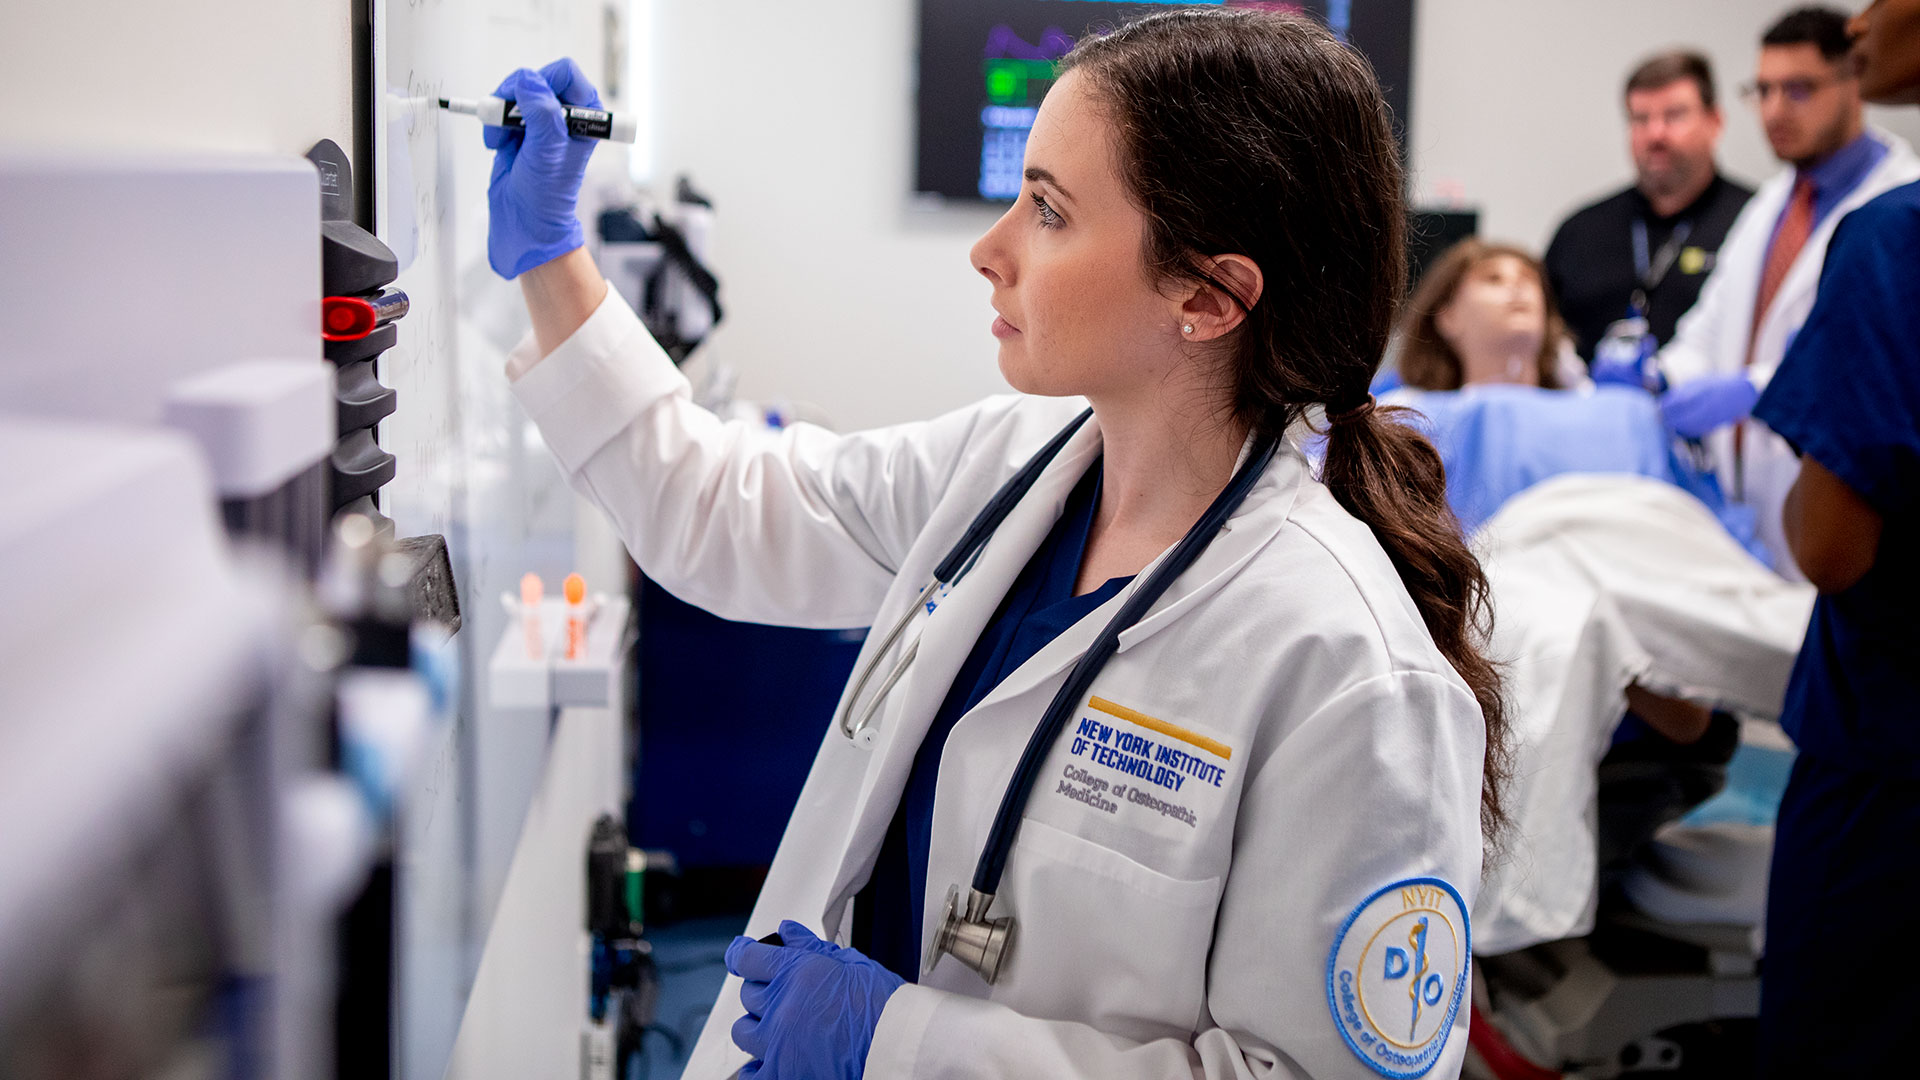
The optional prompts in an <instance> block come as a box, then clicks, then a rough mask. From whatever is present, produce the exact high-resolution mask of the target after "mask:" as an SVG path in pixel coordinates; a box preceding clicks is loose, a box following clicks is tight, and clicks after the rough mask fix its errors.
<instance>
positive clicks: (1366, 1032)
mask: <svg viewBox="0 0 1920 1080" xmlns="http://www.w3.org/2000/svg"><path fill="white" fill-rule="evenodd" d="M1472 953H1473V942H1472V932H1471V929H1470V928H1469V927H1468V925H1467V908H1466V905H1465V904H1464V903H1462V902H1461V900H1460V894H1459V893H1458V892H1456V891H1454V888H1453V886H1452V885H1449V884H1447V883H1446V882H1445V881H1442V880H1441V879H1439V878H1433V877H1423V878H1408V879H1407V880H1405V881H1396V882H1394V883H1393V884H1391V885H1388V886H1386V887H1385V888H1382V889H1380V890H1379V891H1377V892H1375V893H1374V894H1373V895H1372V896H1369V897H1367V898H1366V899H1365V900H1363V901H1361V902H1360V906H1359V907H1356V908H1354V909H1353V914H1351V915H1349V916H1347V921H1346V923H1345V925H1343V926H1341V927H1340V933H1339V935H1338V936H1336V937H1335V938H1334V941H1333V950H1332V951H1331V952H1330V953H1328V954H1327V1007H1328V1008H1330V1009H1332V1010H1333V1023H1334V1026H1335V1027H1338V1028H1339V1029H1340V1036H1341V1037H1342V1038H1344V1039H1345V1040H1346V1041H1347V1046H1349V1047H1350V1048H1352V1050H1353V1052H1354V1053H1355V1054H1357V1055H1359V1057H1360V1060H1362V1061H1364V1062H1366V1063H1367V1065H1368V1066H1370V1067H1371V1068H1372V1069H1373V1071H1375V1072H1377V1073H1379V1074H1380V1075H1381V1076H1387V1077H1393V1078H1395V1080H1405V1078H1408V1077H1415V1076H1424V1075H1425V1074H1426V1072H1427V1070H1429V1069H1431V1068H1433V1064H1434V1062H1436V1061H1438V1060H1440V1052H1441V1051H1442V1050H1444V1049H1445V1048H1446V1045H1447V1035H1448V1033H1450V1032H1451V1031H1452V1030H1453V1021H1454V1018H1455V1016H1456V1015H1457V1014H1458V1013H1459V1011H1460V1002H1461V1000H1462V999H1464V998H1465V997H1466V995H1467V973H1468V967H1469V964H1470V963H1471V959H1470V958H1471V956H1472Z"/></svg>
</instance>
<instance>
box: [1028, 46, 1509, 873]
mask: <svg viewBox="0 0 1920 1080" xmlns="http://www.w3.org/2000/svg"><path fill="white" fill-rule="evenodd" d="M1069 70H1078V71H1080V72H1081V73H1082V75H1083V77H1085V78H1086V79H1087V80H1088V81H1089V84H1090V85H1091V87H1092V88H1093V89H1094V91H1095V93H1096V94H1097V95H1099V96H1100V97H1101V98H1103V99H1104V100H1105V102H1106V103H1107V105H1108V107H1109V108H1110V110H1111V113H1112V119H1113V120H1114V122H1115V124H1116V125H1117V127H1118V128H1119V131H1120V138H1121V141H1122V145H1123V147H1124V149H1125V158H1126V160H1125V164H1124V165H1123V169H1124V171H1125V174H1126V179H1127V184H1128V189H1129V192H1130V194H1131V195H1132V197H1133V199H1134V201H1135V203H1136V204H1137V205H1138V206H1139V207H1140V209H1141V210H1142V212H1143V213H1144V214H1145V216H1146V218H1147V220H1148V237H1147V261H1148V265H1149V267H1150V269H1151V270H1152V271H1153V272H1154V273H1156V274H1157V275H1159V276H1160V277H1162V278H1164V279H1166V280H1169V281H1185V282H1190V283H1195V284H1209V283H1210V281H1209V279H1208V277H1207V273H1206V270H1205V268H1204V262H1203V260H1204V259H1205V258H1206V256H1208V255H1224V254H1239V255H1243V256H1246V257H1247V258H1250V259H1252V260H1253V261H1254V262H1255V263H1256V264H1258V265H1259V267H1260V269H1261V273H1262V274H1263V275H1264V277H1265V282H1266V284H1265V290H1264V292H1263V293H1262V294H1261V296H1260V299H1259V300H1258V301H1257V302H1256V303H1255V304H1254V305H1253V307H1252V309H1251V310H1250V311H1249V313H1248V315H1247V317H1246V319H1245V320H1244V322H1243V323H1242V324H1241V326H1240V327H1239V329H1237V330H1236V331H1235V332H1234V333H1233V334H1232V335H1230V336H1229V337H1228V338H1227V339H1224V340H1225V342H1226V344H1225V349H1226V354H1225V355H1224V356H1223V357H1222V359H1223V362H1224V366H1225V368H1226V370H1227V371H1228V372H1229V373H1230V376H1231V378H1232V380H1233V387H1232V400H1233V403H1234V408H1235V410H1236V411H1237V412H1238V413H1239V415H1240V416H1241V417H1242V418H1243V419H1245V420H1246V421H1247V423H1248V424H1250V425H1251V426H1252V427H1253V428H1255V429H1256V430H1259V431H1262V432H1265V433H1267V434H1271V435H1275V436H1278V435H1281V434H1282V433H1284V432H1286V431H1287V430H1288V429H1289V428H1291V427H1292V426H1293V425H1294V424H1295V423H1296V422H1297V421H1298V420H1300V419H1301V417H1302V416H1303V415H1304V413H1305V410H1306V409H1307V408H1308V407H1309V406H1311V405H1315V404H1320V405H1328V406H1329V407H1330V408H1331V409H1332V410H1333V411H1335V412H1338V411H1341V410H1351V409H1353V408H1354V407H1355V406H1357V405H1358V404H1359V403H1361V402H1364V401H1366V400H1367V387H1368V385H1369V383H1370V382H1371V381H1372V379H1373V373H1374V371H1375V369H1376V368H1377V367H1378V366H1379V363H1380V357H1381V354H1382V352H1383V351H1384V350H1385V348H1386V342H1387V334H1388V331H1389V329H1390V328H1391V326H1392V324H1393V318H1394V314H1395V310H1396V307H1397V305H1398V302H1399V300H1400V297H1401V295H1402V294H1403V292H1404V290H1405V282H1406V274H1407V271H1406V207H1405V204H1404V201H1403V197H1402V193H1401V192H1402V185H1403V183H1404V177H1403V174H1402V170H1401V167H1400V158H1399V149H1398V146H1397V144H1396V142H1395V140H1394V137H1393V130H1392V124H1391V120H1390V118H1389V116H1388V113H1387V107H1386V102H1385V100H1384V99H1383V98H1382V96H1381V93H1380V86H1379V83H1378V82H1377V81H1376V80H1375V79H1374V75H1373V71H1372V69H1371V68H1370V67H1369V66H1368V65H1367V62H1366V61H1365V60H1364V59H1362V58H1361V57H1360V56H1359V54H1357V53H1355V52H1354V51H1352V50H1351V49H1349V48H1347V47H1346V46H1345V45H1343V44H1341V43H1340V42H1339V41H1337V40H1335V39H1334V37H1333V35H1331V34H1330V33H1328V32H1327V31H1326V30H1325V29H1324V28H1323V27H1320V26H1319V25H1317V24H1315V23H1313V22H1311V21H1309V20H1307V19H1305V18H1301V17H1297V16H1289V15H1274V14H1268V13H1264V12H1256V11H1248V10H1238V9H1220V8H1214V9H1203V10H1194V9H1187V10H1180V11H1173V12H1166V13H1162V14H1157V15H1150V16H1148V17H1146V18H1144V19H1141V20H1139V21H1137V22H1133V23H1130V24H1128V25H1127V26H1125V27H1122V28H1121V29H1119V30H1117V31H1115V32H1113V33H1111V34H1108V35H1106V36H1104V37H1090V38H1087V39H1085V40H1083V41H1082V42H1081V43H1080V45H1079V46H1078V47H1076V48H1075V49H1074V50H1073V52H1072V53H1070V54H1068V55H1067V57H1066V58H1065V59H1063V60H1062V61H1061V62H1060V71H1061V73H1062V74H1064V73H1065V72H1066V71H1069ZM1404 411H1405V410H1395V409H1391V408H1381V409H1377V410H1361V411H1359V412H1358V414H1357V415H1353V416H1351V417H1350V418H1347V417H1343V419H1342V422H1341V423H1337V424H1334V425H1332V430H1331V431H1330V432H1329V434H1328V441H1327V451H1326V460H1325V465H1324V468H1323V471H1322V479H1323V480H1324V481H1325V483H1326V485H1327V488H1328V489H1329V490H1330V491H1331V492H1332V493H1333V496H1334V498H1335V499H1337V500H1338V501H1339V503H1340V505H1341V506H1343V507H1345V508H1346V509H1347V511H1348V512H1349V513H1351V514H1353V516H1354V517H1356V518H1358V519H1360V520H1361V521H1363V522H1365V523H1366V524H1367V525H1368V526H1369V527H1370V528H1372V530H1373V534H1374V536H1375V537H1377V538H1378V539H1379V541H1380V545H1381V546H1382V547H1383V548H1385V549H1386V552H1387V556H1388V557H1389V558H1390V559H1392V561H1393V565H1394V567H1395V568H1396V569H1397V570H1398V571H1399V573H1400V579H1401V581H1402V582H1404V583H1405V585H1406V588H1407V592H1408V593H1409V594H1411V596H1412V597H1413V600H1414V603H1415V604H1416V605H1417V606H1418V608H1419V610H1420V615H1421V618H1422V619H1423V620H1424V621H1425V622H1426V625H1427V630H1428V632H1429V633H1430V634H1432V636H1433V640H1434V643H1435V644H1436V645H1437V646H1439V648H1440V651H1441V653H1442V654H1443V655H1445V656H1446V658H1447V660H1448V661H1449V662H1450V663H1451V664H1452V665H1453V667H1454V669H1455V670H1456V671H1458V672H1459V673H1460V677H1461V678H1462V679H1463V680H1465V682H1466V684H1467V686H1468V687H1469V688H1471V689H1472V691H1473V694H1474V697H1475V698H1476V699H1477V700H1478V701H1479V703H1480V710H1481V713H1482V714H1483V716H1484V717H1485V720H1486V729H1487V730H1486V733H1487V753H1486V761H1485V772H1484V781H1483V789H1482V794H1481V804H1480V818H1481V826H1482V831H1483V833H1484V834H1485V836H1486V838H1487V840H1488V842H1489V844H1490V845H1493V846H1497V840H1498V837H1499V835H1500V833H1501V831H1502V828H1503V826H1504V824H1505V821H1506V816H1505V814H1504V812H1503V810H1502V808H1501V803H1500V791H1501V787H1502V783H1503V781H1504V780H1505V778H1506V735H1507V720H1506V711H1505V708H1504V707H1503V705H1502V701H1501V696H1500V677H1499V673H1498V671H1497V670H1496V668H1495V667H1494V665H1493V663H1492V662H1491V661H1489V660H1488V659H1487V658H1486V656H1484V655H1483V654H1482V653H1481V652H1480V649H1479V642H1480V640H1482V639H1483V637H1484V635H1485V633H1486V632H1487V631H1488V630H1489V629H1490V627H1491V615H1490V609H1489V606H1488V602H1487V581H1486V578H1485V576H1484V575H1483V574H1482V573H1481V571H1480V564H1479V562H1478V561H1477V560H1475V558H1474V556H1473V553H1472V552H1471V551H1470V550H1469V549H1468V548H1467V546H1466V542H1465V541H1464V540H1463V539H1462V537H1461V535H1460V526H1459V523H1458V522H1457V521H1455V520H1454V517H1453V514H1452V512H1451V511H1450V510H1449V509H1448V507H1447V502H1446V478H1445V475H1444V472H1443V470H1442V468H1441V464H1440V455H1439V454H1438V453H1437V452H1436V451H1435V450H1434V449H1433V447H1432V445H1431V444H1429V443H1428V442H1427V440H1426V439H1425V438H1424V437H1423V436H1422V435H1420V434H1419V433H1418V432H1417V431H1416V430H1414V429H1413V428H1411V427H1408V426H1406V425H1405V424H1402V423H1399V422H1398V421H1397V420H1396V419H1395V417H1394V414H1395V413H1396V412H1404Z"/></svg>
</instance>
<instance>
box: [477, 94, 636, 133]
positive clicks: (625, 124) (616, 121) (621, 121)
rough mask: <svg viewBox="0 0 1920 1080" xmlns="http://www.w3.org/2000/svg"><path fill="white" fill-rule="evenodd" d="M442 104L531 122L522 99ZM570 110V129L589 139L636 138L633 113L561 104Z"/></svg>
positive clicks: (503, 123)
mask: <svg viewBox="0 0 1920 1080" xmlns="http://www.w3.org/2000/svg"><path fill="white" fill-rule="evenodd" d="M440 107H441V108H443V109H445V110H447V111H448V112H456V113H462V114H465V115H467V116H477V117H479V118H480V122H481V123H483V124H492V125H494V126H495V127H510V128H524V127H526V126H527V122H526V120H525V119H524V118H522V117H521V115H520V103H519V102H517V101H506V100H504V99H502V98H497V97H483V98H481V99H480V100H479V101H467V100H465V99H463V98H441V99H440ZM560 108H561V110H562V111H563V112H565V113H566V114H567V131H568V132H569V133H571V134H574V135H582V136H585V137H586V138H589V139H611V140H612V141H614V142H624V143H630V142H632V141H633V128H634V123H633V117H632V116H631V115H623V116H615V115H613V114H612V113H610V112H608V111H607V110H605V109H590V108H588V107H586V106H585V105H561V106H560Z"/></svg>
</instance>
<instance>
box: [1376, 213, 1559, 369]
mask: <svg viewBox="0 0 1920 1080" xmlns="http://www.w3.org/2000/svg"><path fill="white" fill-rule="evenodd" d="M1565 338H1566V323H1565V322H1563V321H1562V320H1561V318H1560V310H1559V307H1558V306H1557V305H1556V304H1555V303H1554V301H1553V292H1552V290H1550V289H1549V288H1547V276H1546V273H1545V271H1544V270H1543V269H1542V268H1541V266H1540V261H1539V260H1538V259H1535V258H1534V257H1533V256H1532V255H1530V254H1528V253H1527V252H1526V251H1523V250H1521V249H1520V248H1517V247H1514V246H1512V245H1510V244H1490V243H1487V242H1486V241H1484V240H1479V239H1476V238H1472V237H1469V238H1468V239H1465V240H1462V241H1460V242H1459V243H1457V244H1455V245H1453V246H1452V247H1450V248H1448V249H1447V250H1446V251H1445V252H1443V253H1442V254H1441V255H1440V257H1439V258H1438V259H1435V260H1434V263H1433V265H1432V266H1431V267H1428V269H1427V272H1426V273H1425V274H1423V275H1422V276H1421V278H1420V284H1419V285H1418V286H1417V287H1415V289H1414V290H1413V297H1412V298H1411V299H1409V300H1408V301H1407V306H1406V310H1405V311H1403V312H1402V313H1401V316H1400V378H1401V380H1402V381H1404V382H1405V383H1406V384H1407V385H1408V386H1412V387H1416V388H1418V389H1421V390H1458V389H1460V388H1461V387H1463V386H1472V385H1475V384H1478V383H1519V384H1521V385H1525V386H1544V387H1547V388H1549V389H1555V388H1558V387H1559V385H1560V384H1559V379H1558V377H1557V376H1556V375H1555V373H1554V372H1555V367H1556V365H1557V363H1558V361H1559V354H1560V344H1561V342H1562V341H1563V340H1565Z"/></svg>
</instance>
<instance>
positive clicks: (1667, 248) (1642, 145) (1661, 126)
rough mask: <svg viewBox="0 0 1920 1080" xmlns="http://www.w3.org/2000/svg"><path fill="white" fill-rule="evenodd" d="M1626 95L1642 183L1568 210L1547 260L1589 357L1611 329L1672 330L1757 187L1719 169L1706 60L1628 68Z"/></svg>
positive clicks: (1654, 61) (1659, 58)
mask: <svg viewBox="0 0 1920 1080" xmlns="http://www.w3.org/2000/svg"><path fill="white" fill-rule="evenodd" d="M1623 96H1624V98H1625V102H1626V111H1627V147H1628V150H1629V152H1630V153H1631V154H1632V155H1633V171H1634V183H1633V186H1631V187H1629V188H1627V189H1626V190H1625V191H1620V192H1616V193H1615V194H1613V195H1610V196H1608V197H1607V198H1605V199H1602V200H1601V201H1599V202H1597V203H1594V204H1592V205H1591V206H1587V207H1584V208H1582V209H1580V210H1578V211H1576V212H1575V213H1574V214H1573V215H1572V216H1570V217H1568V218H1567V220H1566V221H1564V222H1562V223H1561V224H1560V227H1559V229H1557V230H1556V231H1555V232H1554V234H1553V242H1552V243H1551V244H1549V245H1547V256H1546V259H1545V263H1546V267H1547V281H1548V284H1549V285H1550V286H1551V287H1552V289H1553V295H1554V298H1555V299H1556V300H1558V301H1559V303H1560V314H1561V315H1562V316H1563V317H1564V318H1565V319H1566V321H1567V329H1569V330H1571V331H1572V332H1573V339H1574V345H1575V347H1576V348H1578V349H1579V351H1580V356H1581V358H1583V359H1585V360H1586V361H1587V362H1588V363H1589V364H1591V363H1592V362H1593V359H1594V348H1595V346H1597V345H1598V344H1599V343H1600V342H1601V340H1602V339H1603V338H1606V337H1608V336H1609V331H1610V330H1612V331H1614V333H1613V335H1612V336H1613V337H1615V338H1620V337H1624V336H1625V334H1626V333H1627V332H1629V331H1630V332H1632V333H1635V334H1639V335H1646V336H1650V337H1651V339H1652V340H1653V341H1667V340H1670V339H1671V338H1672V337H1673V331H1674V325H1675V324H1676V323H1678V322H1679V321H1680V316H1681V315H1683V314H1685V313H1686V311H1687V309H1688V308H1691V307H1692V306H1693V303H1694V301H1695V300H1697V299H1698V298H1699V296H1700V285H1701V283H1702V282H1704V281H1706V279H1707V274H1708V272H1710V271H1711V270H1712V269H1713V263H1714V258H1715V255H1716V253H1717V252H1718V251H1719V250H1720V245H1721V244H1722V243H1723V242H1724V241H1725V240H1726V237H1727V230H1728V229H1730V228H1732V227H1733V222H1734V218H1735V217H1736V216H1738V215H1739V213H1740V208H1741V207H1742V206H1745V205H1746V203H1747V199H1748V198H1749V197H1751V196H1752V195H1753V189H1752V188H1750V187H1747V186H1745V185H1743V184H1739V183H1736V182H1734V181H1732V180H1729V179H1727V178H1726V177H1724V176H1722V175H1721V174H1720V171H1719V169H1718V168H1716V167H1715V165H1714V150H1715V148H1716V147H1717V146H1718V145H1719V142H1720V131H1721V128H1722V126H1723V125H1722V118H1721V114H1720V106H1719V102H1718V100H1717V95H1716V94H1715V92H1714V82H1713V67H1712V65H1711V64H1710V63H1709V62H1708V60H1707V58H1706V57H1705V56H1702V55H1701V54H1700V53H1697V52H1693V51H1690V50H1674V51H1672V52H1663V53H1660V54H1659V55H1656V56H1652V57H1649V58H1647V59H1646V60H1644V61H1642V62H1641V63H1640V64H1639V66H1637V67H1635V68H1634V69H1633V73H1632V74H1631V75H1629V76H1627V85H1626V90H1625V93H1624V95H1623ZM1616 324H1624V325H1616ZM1634 344H1635V346H1636V348H1637V345H1638V342H1637V341H1636V342H1635V343H1634Z"/></svg>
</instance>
